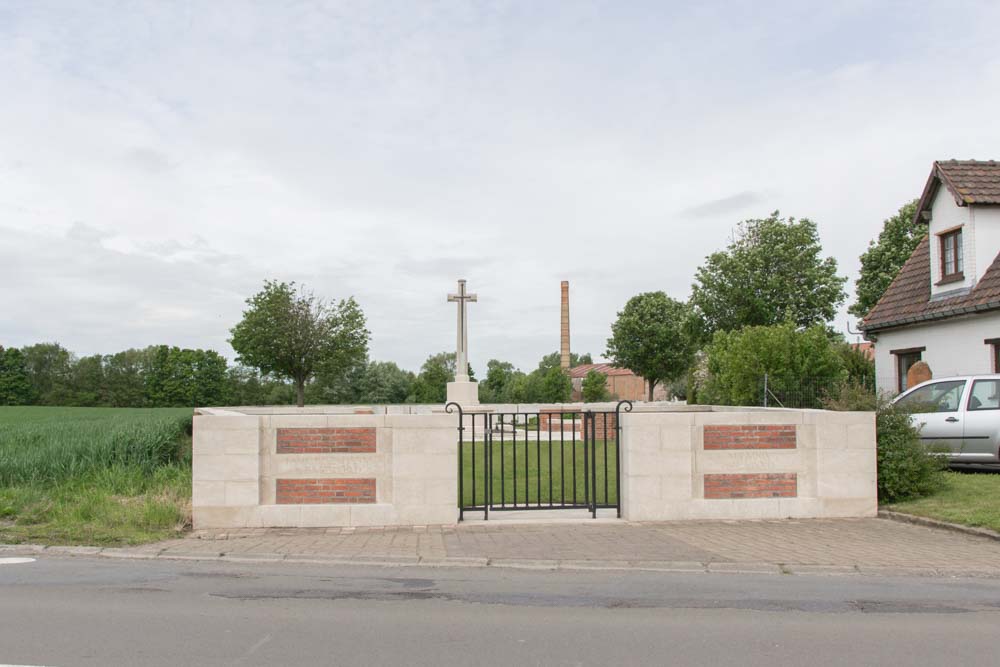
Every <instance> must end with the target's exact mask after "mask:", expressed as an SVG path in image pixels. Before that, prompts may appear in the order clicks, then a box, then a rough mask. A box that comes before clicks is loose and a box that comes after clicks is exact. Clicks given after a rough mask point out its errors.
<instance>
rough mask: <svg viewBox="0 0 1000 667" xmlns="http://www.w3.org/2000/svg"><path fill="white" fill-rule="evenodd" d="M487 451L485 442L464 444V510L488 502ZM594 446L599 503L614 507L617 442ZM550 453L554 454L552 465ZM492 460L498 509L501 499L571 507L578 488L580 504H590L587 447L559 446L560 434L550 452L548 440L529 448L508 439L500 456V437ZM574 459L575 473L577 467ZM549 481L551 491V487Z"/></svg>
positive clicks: (521, 441)
mask: <svg viewBox="0 0 1000 667" xmlns="http://www.w3.org/2000/svg"><path fill="white" fill-rule="evenodd" d="M525 446H527V451H525ZM484 447H485V445H484V443H482V442H477V443H474V444H473V443H470V442H467V443H465V446H464V452H463V459H462V484H463V488H462V497H463V500H464V502H463V504H464V505H466V506H469V505H473V504H475V505H482V504H483V502H484V500H485V499H486V489H485V487H486V482H487V479H486V470H485V468H484V466H483V463H484V462H485V456H484V451H485V450H484ZM596 447H597V450H596V452H594V454H596V456H597V502H598V503H599V504H611V505H613V504H614V503H615V502H616V501H617V497H618V494H617V490H616V489H615V474H616V473H615V471H616V469H617V461H616V455H615V442H614V440H611V441H609V442H608V443H607V445H605V442H604V441H603V440H598V441H597V442H596ZM473 450H474V451H475V459H476V471H475V496H473V484H472V480H473V472H472V455H473ZM550 454H551V456H552V458H551V463H550V459H549V455H550ZM588 454H589V452H588ZM605 455H606V456H607V488H605V462H604V459H605ZM492 458H493V460H492V464H493V466H492V472H493V475H492V477H493V479H492V482H493V484H492V486H493V493H492V501H493V504H494V505H500V504H501V500H502V501H503V502H505V503H507V504H515V503H516V504H517V505H524V504H525V501H526V500H527V503H528V504H530V505H535V506H537V505H538V504H539V503H541V505H543V506H545V505H548V504H549V500H550V498H551V500H552V503H553V504H555V505H558V504H560V503H562V502H563V499H565V502H566V503H572V502H573V494H574V489H575V492H576V502H577V503H579V504H581V505H582V504H585V502H586V501H585V497H586V490H585V488H586V487H585V481H586V477H585V475H584V470H585V465H584V447H583V442H582V441H581V440H577V442H576V447H575V448H574V447H573V444H572V443H571V442H566V443H564V444H563V445H562V446H561V447H560V443H559V440H558V436H556V439H554V440H553V442H552V445H551V449H550V447H549V442H548V440H547V439H546V438H544V437H543V440H542V442H541V443H536V442H532V441H528V442H527V445H526V443H525V442H524V440H523V439H520V438H519V439H518V442H517V445H516V447H515V446H514V445H513V443H512V442H511V441H510V440H506V441H505V443H504V445H503V456H502V457H501V446H500V441H499V438H497V439H495V440H494V442H493V457H492ZM574 459H575V464H576V468H575V470H574V467H573V466H574ZM515 460H516V464H515ZM588 465H589V464H588ZM515 476H516V478H517V484H516V485H515V483H514V482H515ZM550 482H551V489H550V488H549V484H550Z"/></svg>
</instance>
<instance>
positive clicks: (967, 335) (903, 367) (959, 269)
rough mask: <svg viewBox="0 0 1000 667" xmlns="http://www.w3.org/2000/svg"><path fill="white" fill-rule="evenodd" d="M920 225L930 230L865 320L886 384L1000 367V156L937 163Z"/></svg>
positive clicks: (902, 385) (894, 388)
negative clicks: (924, 368) (923, 366)
mask: <svg viewBox="0 0 1000 667" xmlns="http://www.w3.org/2000/svg"><path fill="white" fill-rule="evenodd" d="M913 224H915V225H926V226H927V235H926V236H925V237H924V239H923V240H922V241H921V242H920V244H919V245H918V246H917V248H916V250H914V251H913V254H912V255H911V256H910V259H908V260H907V261H906V264H904V265H903V268H902V270H900V272H899V275H898V276H896V279H895V280H894V281H893V282H892V285H890V286H889V289H888V290H886V292H885V294H884V295H882V298H881V299H880V300H879V302H878V303H877V304H875V307H874V308H872V310H871V311H870V312H869V313H868V315H867V316H866V317H865V318H864V320H863V321H862V322H861V329H862V330H863V331H864V333H865V337H866V338H868V339H869V340H871V341H874V342H875V374H876V376H877V377H878V388H879V389H880V390H885V391H890V392H893V393H895V392H899V391H902V390H904V389H906V373H907V371H908V370H909V368H910V366H912V365H913V364H914V363H916V362H917V361H921V360H922V361H924V362H926V363H927V364H928V365H929V366H930V369H931V373H933V375H934V377H944V376H948V375H959V374H971V373H994V372H1000V162H997V161H994V160H990V161H977V160H961V161H960V160H946V161H939V162H935V163H934V167H933V169H931V174H930V177H929V178H928V179H927V185H926V186H925V187H924V192H923V195H922V196H921V197H920V203H919V204H918V206H917V213H916V216H915V217H914V220H913Z"/></svg>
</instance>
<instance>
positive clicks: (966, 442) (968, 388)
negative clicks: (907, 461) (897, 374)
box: [892, 374, 1000, 463]
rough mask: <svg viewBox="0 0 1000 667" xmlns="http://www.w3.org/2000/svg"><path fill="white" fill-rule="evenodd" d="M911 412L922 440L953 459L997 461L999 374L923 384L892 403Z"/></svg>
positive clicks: (962, 461)
mask: <svg viewBox="0 0 1000 667" xmlns="http://www.w3.org/2000/svg"><path fill="white" fill-rule="evenodd" d="M892 402H893V403H895V404H898V405H901V406H903V407H905V408H906V409H908V410H910V411H911V412H912V417H911V419H912V420H913V424H914V426H916V427H918V428H919V429H920V439H921V440H922V441H923V442H924V444H926V445H928V446H930V447H940V448H942V449H947V450H948V451H950V452H951V454H950V455H949V457H948V458H949V460H950V461H951V462H952V463H1000V452H998V448H1000V374H994V375H963V376H957V377H950V378H937V379H934V380H928V381H927V382H922V383H920V384H918V385H916V386H915V387H912V388H911V389H907V390H906V391H905V392H903V393H902V394H900V395H899V396H897V397H896V398H894V399H893V401H892Z"/></svg>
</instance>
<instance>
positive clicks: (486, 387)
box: [479, 359, 519, 403]
mask: <svg viewBox="0 0 1000 667" xmlns="http://www.w3.org/2000/svg"><path fill="white" fill-rule="evenodd" d="M518 372H519V371H518V370H517V369H515V368H514V364H512V363H510V362H509V361H500V360H499V359H490V360H489V361H488V362H487V363H486V379H484V380H483V381H482V382H480V383H479V400H480V401H482V402H483V403H503V402H505V400H506V399H505V397H506V396H507V395H508V392H509V391H510V388H511V382H512V381H513V379H514V376H515V374H516V373H518Z"/></svg>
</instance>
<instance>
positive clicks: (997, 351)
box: [983, 338, 1000, 373]
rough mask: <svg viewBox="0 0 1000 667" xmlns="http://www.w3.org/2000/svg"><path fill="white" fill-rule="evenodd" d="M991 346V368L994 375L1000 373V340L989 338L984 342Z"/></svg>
mask: <svg viewBox="0 0 1000 667" xmlns="http://www.w3.org/2000/svg"><path fill="white" fill-rule="evenodd" d="M983 343H985V344H986V345H989V346H990V366H992V367H993V372H994V373H1000V338H987V339H986V340H984V341H983Z"/></svg>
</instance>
